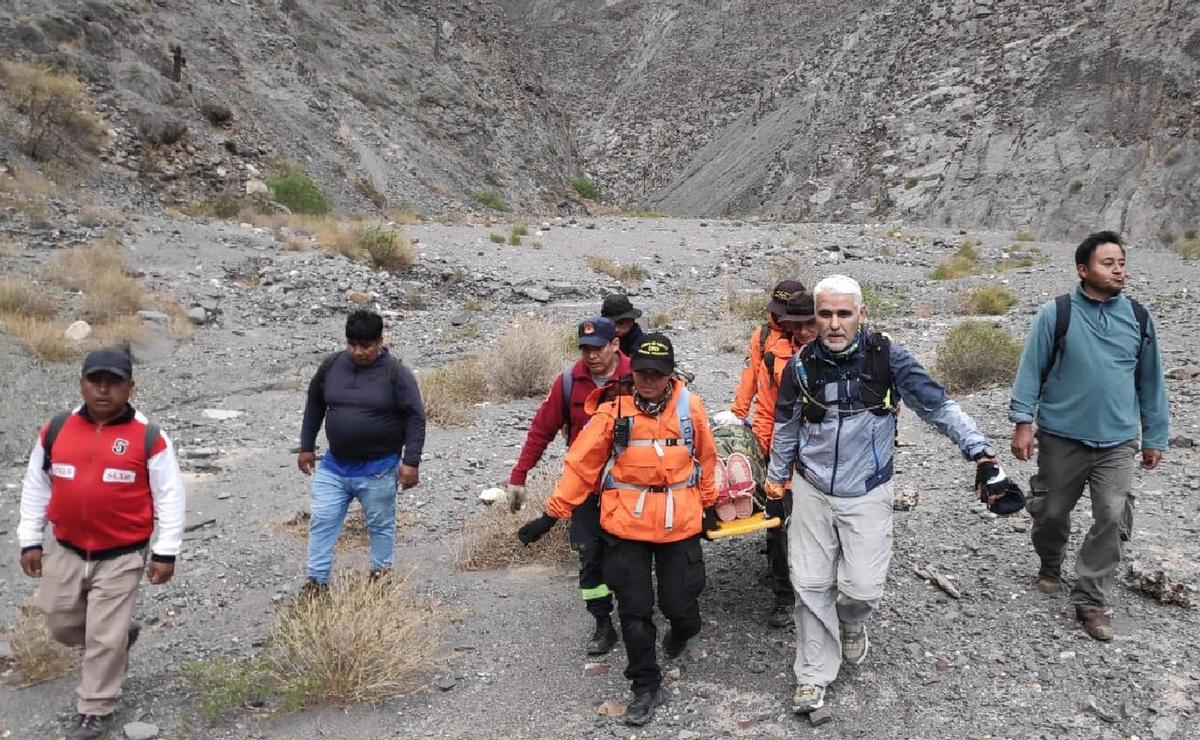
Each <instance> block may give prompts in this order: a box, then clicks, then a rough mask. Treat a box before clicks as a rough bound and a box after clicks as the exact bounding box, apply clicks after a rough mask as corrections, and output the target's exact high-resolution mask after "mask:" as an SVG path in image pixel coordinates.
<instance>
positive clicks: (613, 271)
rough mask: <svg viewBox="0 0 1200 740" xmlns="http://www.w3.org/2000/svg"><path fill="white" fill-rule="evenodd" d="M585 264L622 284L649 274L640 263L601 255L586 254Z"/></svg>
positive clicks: (634, 283)
mask: <svg viewBox="0 0 1200 740" xmlns="http://www.w3.org/2000/svg"><path fill="white" fill-rule="evenodd" d="M501 240H502V241H503V237H501ZM587 265H588V267H589V268H591V270H592V271H593V272H598V273H600V274H601V275H608V276H609V277H611V278H615V279H616V280H619V281H620V282H621V283H623V284H624V285H638V284H640V283H641V282H642V281H643V280H645V279H646V278H647V277H649V276H650V273H649V272H647V271H646V268H644V267H642V266H641V265H638V264H630V265H622V264H621V263H619V262H617V261H616V260H615V259H612V258H611V257H601V256H599V255H595V254H593V255H589V256H588V258H587Z"/></svg>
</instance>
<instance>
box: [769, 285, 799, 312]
mask: <svg viewBox="0 0 1200 740" xmlns="http://www.w3.org/2000/svg"><path fill="white" fill-rule="evenodd" d="M803 290H804V283H802V282H800V281H799V280H780V281H779V283H778V284H777V285H776V286H775V289H774V290H772V291H771V302H770V303H768V304H767V310H768V311H770V312H771V313H773V314H775V316H776V317H779V316H782V315H784V314H785V313H787V302H788V299H789V298H791V297H792V293H799V292H801V291H803Z"/></svg>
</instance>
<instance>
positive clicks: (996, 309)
mask: <svg viewBox="0 0 1200 740" xmlns="http://www.w3.org/2000/svg"><path fill="white" fill-rule="evenodd" d="M1016 302H1017V296H1016V295H1014V294H1013V292H1012V291H1010V290H1008V289H1006V288H1003V287H1001V286H999V285H981V286H979V287H978V288H975V289H974V290H972V291H971V292H970V293H968V294H967V295H966V297H965V299H964V300H963V301H962V311H963V312H965V313H970V314H973V315H976V316H1003V315H1004V314H1006V313H1008V309H1010V308H1012V307H1013V305H1014V304H1015V303H1016Z"/></svg>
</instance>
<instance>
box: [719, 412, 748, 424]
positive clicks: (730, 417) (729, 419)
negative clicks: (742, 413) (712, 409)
mask: <svg viewBox="0 0 1200 740" xmlns="http://www.w3.org/2000/svg"><path fill="white" fill-rule="evenodd" d="M712 423H713V424H714V425H715V426H719V427H740V426H741V425H742V420H741V419H739V418H738V415H737V414H735V413H733V412H732V411H718V412H717V413H715V414H713V417H712Z"/></svg>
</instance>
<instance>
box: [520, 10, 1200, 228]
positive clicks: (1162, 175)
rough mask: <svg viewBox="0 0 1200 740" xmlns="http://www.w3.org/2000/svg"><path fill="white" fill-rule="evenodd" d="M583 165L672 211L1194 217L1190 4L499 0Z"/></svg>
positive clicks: (1034, 223) (1001, 221)
mask: <svg viewBox="0 0 1200 740" xmlns="http://www.w3.org/2000/svg"><path fill="white" fill-rule="evenodd" d="M505 5H506V8H507V9H508V11H509V15H510V18H512V19H513V23H514V25H515V26H516V27H517V28H518V29H519V30H520V31H521V32H522V33H523V34H525V38H526V40H527V42H528V43H527V47H528V50H529V53H531V54H534V55H536V56H538V57H539V58H540V59H541V60H542V61H541V63H540V65H539V66H541V67H542V68H544V69H545V70H546V71H547V75H546V84H547V86H548V87H549V88H550V89H551V90H552V91H553V94H552V97H553V98H554V99H555V100H556V101H561V104H562V105H563V106H565V107H566V108H568V109H569V110H570V113H571V121H572V124H573V126H572V132H573V134H574V135H575V136H576V138H577V140H578V141H579V149H580V156H581V158H582V160H583V166H584V167H585V169H586V170H587V171H588V172H589V173H590V174H592V175H593V176H594V178H595V179H596V180H598V181H599V183H600V185H601V187H602V189H603V190H604V191H606V192H608V193H609V194H610V195H612V197H614V198H615V199H617V200H644V201H645V202H646V203H647V204H648V205H651V206H653V207H655V208H659V209H661V210H664V211H667V212H669V213H680V214H696V215H729V214H744V213H760V214H764V215H769V216H772V217H778V218H780V219H783V220H836V221H848V222H861V221H869V220H881V219H883V220H887V219H904V220H908V221H915V222H921V223H927V224H931V225H952V226H975V227H978V226H992V227H1000V228H1012V229H1030V230H1032V231H1034V232H1037V233H1043V234H1048V235H1066V234H1071V235H1075V234H1077V233H1078V232H1080V231H1082V230H1085V229H1088V228H1091V227H1094V226H1097V225H1099V224H1103V225H1105V226H1110V227H1113V228H1120V229H1122V230H1123V231H1126V232H1129V233H1132V234H1134V235H1136V236H1137V237H1139V238H1148V237H1152V236H1157V235H1158V234H1159V233H1160V232H1164V231H1165V232H1174V233H1178V231H1179V230H1181V229H1186V228H1191V227H1192V223H1191V221H1192V220H1194V216H1193V213H1194V211H1195V206H1196V201H1195V196H1194V194H1192V193H1190V192H1188V191H1189V190H1190V188H1189V186H1188V184H1189V183H1190V182H1192V181H1194V180H1195V178H1196V175H1197V171H1198V168H1200V157H1198V156H1197V154H1198V153H1200V152H1198V149H1197V144H1196V131H1197V124H1198V123H1200V104H1196V103H1194V102H1193V101H1194V99H1195V93H1196V91H1197V88H1196V85H1197V82H1196V80H1197V73H1198V72H1200V6H1197V4H1196V3H1186V2H1179V1H1178V0H1174V1H1173V2H1172V1H1171V0H1156V1H1154V2H1096V1H1094V0H1092V1H1089V2H1077V3H1076V2H1072V3H1065V2H1049V1H1047V0H1040V1H1038V2H1017V1H1016V0H935V2H929V3H912V2H899V1H896V0H889V1H887V2H845V3H817V2H793V1H791V0H728V1H725V2H708V1H705V2H701V1H699V0H696V1H694V2H670V3H667V2H655V3H652V2H606V3H604V4H603V6H602V7H598V5H597V4H596V3H594V2H579V1H566V2H562V1H560V0H510V1H509V2H506V3H505Z"/></svg>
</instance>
